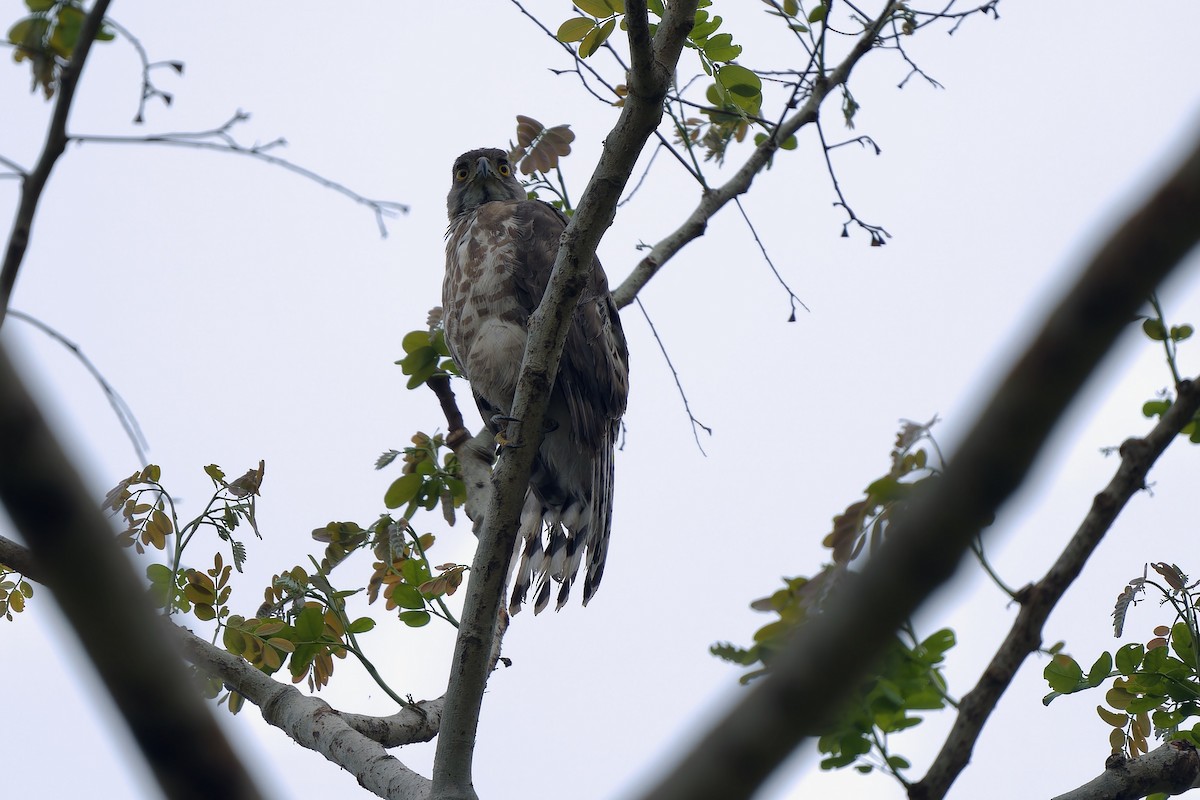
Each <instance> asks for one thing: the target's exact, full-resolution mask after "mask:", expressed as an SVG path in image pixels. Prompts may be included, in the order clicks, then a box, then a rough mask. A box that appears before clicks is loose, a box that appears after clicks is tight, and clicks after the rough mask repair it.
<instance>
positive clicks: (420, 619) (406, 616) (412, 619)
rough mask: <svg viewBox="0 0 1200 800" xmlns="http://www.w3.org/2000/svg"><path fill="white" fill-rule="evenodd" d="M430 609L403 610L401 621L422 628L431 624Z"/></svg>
mask: <svg viewBox="0 0 1200 800" xmlns="http://www.w3.org/2000/svg"><path fill="white" fill-rule="evenodd" d="M429 620H430V616H429V612H428V611H401V612H400V621H401V622H403V623H404V624H405V625H407V626H408V627H410V628H420V627H423V626H425V625H428V624H429Z"/></svg>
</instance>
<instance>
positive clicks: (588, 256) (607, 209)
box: [433, 0, 696, 800]
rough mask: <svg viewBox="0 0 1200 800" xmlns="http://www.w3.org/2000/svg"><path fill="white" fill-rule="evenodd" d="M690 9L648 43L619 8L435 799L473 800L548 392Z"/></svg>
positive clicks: (538, 327) (467, 634) (489, 532)
mask: <svg viewBox="0 0 1200 800" xmlns="http://www.w3.org/2000/svg"><path fill="white" fill-rule="evenodd" d="M695 11H696V3H695V0H680V2H675V3H672V4H670V5H669V6H668V7H667V10H666V14H665V16H664V17H663V19H662V22H661V24H660V25H659V27H658V30H657V32H656V34H655V36H654V38H653V40H650V38H649V27H648V21H647V14H646V5H645V2H632V1H631V2H628V3H627V4H626V24H627V27H628V30H629V40H630V48H631V50H632V52H633V54H634V55H633V58H634V64H635V69H634V70H633V72H632V75H631V76H630V85H629V97H628V99H627V102H626V103H625V105H624V106H623V107H622V109H621V114H620V117H619V118H618V120H617V123H616V125H615V126H614V127H613V130H612V132H611V133H610V134H609V136H608V138H607V139H606V140H605V143H604V152H603V154H602V155H601V157H600V163H599V164H598V165H597V167H596V171H595V173H594V174H593V175H592V178H591V180H590V181H589V182H588V186H587V188H586V189H585V190H584V193H583V196H582V197H581V198H580V202H579V205H578V207H577V208H576V211H575V215H574V217H572V219H571V222H570V224H569V225H568V226H567V229H566V230H565V231H564V232H563V235H562V239H561V245H560V247H559V251H558V256H557V258H556V259H555V264H554V272H553V274H552V275H551V278H550V283H549V286H548V287H547V289H546V293H545V296H544V297H543V299H542V302H541V304H540V305H539V306H538V308H537V310H536V311H535V312H534V314H533V315H532V316H531V317H530V320H529V336H528V340H527V342H526V346H525V357H524V360H523V363H522V366H521V374H520V377H519V379H518V382H517V389H516V394H515V397H514V400H513V409H512V416H513V417H515V418H517V419H518V420H520V422H519V423H515V424H510V426H509V436H508V438H509V440H510V441H519V442H521V443H522V446H520V447H515V448H506V449H505V450H504V452H503V453H502V454H501V456H500V460H499V463H498V464H497V466H496V469H495V471H494V472H493V475H492V490H493V491H492V497H491V500H490V502H489V504H488V509H487V514H486V516H485V518H484V522H483V525H482V529H481V530H480V532H479V547H478V549H477V550H476V553H475V559H474V563H473V564H472V567H471V576H470V580H469V582H468V584H467V591H466V597H465V599H464V606H463V613H462V620H461V624H460V627H459V631H458V639H457V641H456V643H455V649H454V661H453V665H452V667H451V673H450V683H449V688H448V689H447V691H446V707H445V712H444V716H443V720H442V731H441V733H440V735H439V736H438V746H437V755H436V760H435V762H434V770H433V785H434V792H433V794H434V797H435V798H438V800H448V799H450V798H453V799H455V800H474V798H476V796H477V795H476V794H475V790H474V788H473V786H472V779H471V762H472V757H473V754H474V746H475V735H476V728H477V724H478V719H479V709H480V704H481V702H482V697H483V690H484V686H485V685H486V683H487V677H488V667H489V656H490V651H491V642H492V640H493V631H494V630H495V626H496V623H497V620H498V618H499V611H500V603H501V595H502V594H503V591H504V584H505V581H506V579H507V574H508V563H509V560H510V558H511V557H512V552H513V547H514V545H515V543H516V535H517V524H518V520H519V516H520V511H521V507H522V505H523V502H524V497H525V493H526V491H527V490H528V486H529V474H530V471H531V468H532V465H533V459H534V456H535V454H536V453H537V450H538V447H539V445H540V443H541V438H542V427H543V418H544V416H545V411H546V403H547V400H548V398H549V394H550V388H551V387H552V386H553V385H554V379H555V376H556V374H557V370H558V361H559V357H560V356H561V354H562V348H563V343H564V342H565V340H566V336H567V331H568V330H569V328H570V325H571V320H572V318H573V316H574V309H575V306H576V304H577V302H578V300H579V296H580V294H581V293H582V291H583V287H584V285H585V284H586V282H587V279H588V270H590V269H591V265H592V262H593V260H594V257H595V252H596V245H597V244H598V243H599V241H600V237H601V235H602V234H603V232H604V231H605V230H606V229H607V228H608V226H609V224H610V223H611V222H612V218H613V215H614V213H615V209H616V205H617V201H618V200H619V199H620V193H621V191H622V190H623V189H624V187H625V185H626V183H627V182H628V181H629V176H630V174H631V173H632V172H633V167H634V164H635V163H636V161H637V158H638V155H639V154H640V153H641V150H642V148H643V146H644V145H645V143H646V140H647V139H648V138H649V137H650V135H651V134H652V133H653V131H654V130H655V128H656V127H657V126H658V123H659V120H660V119H661V118H662V113H663V109H662V104H663V99H664V98H665V97H666V94H667V90H668V89H669V88H670V85H671V79H672V76H673V73H674V69H675V65H676V63H678V60H679V53H680V51H681V50H682V48H683V41H684V39H685V38H686V36H687V34H688V32H689V31H690V30H691V27H692V22H693V19H694V16H695ZM514 429H515V430H514ZM514 434H515V435H514Z"/></svg>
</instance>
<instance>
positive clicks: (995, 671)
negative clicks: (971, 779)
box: [908, 377, 1200, 800]
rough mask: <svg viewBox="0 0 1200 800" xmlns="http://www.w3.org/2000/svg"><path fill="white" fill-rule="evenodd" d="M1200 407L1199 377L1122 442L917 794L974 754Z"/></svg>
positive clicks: (922, 795)
mask: <svg viewBox="0 0 1200 800" xmlns="http://www.w3.org/2000/svg"><path fill="white" fill-rule="evenodd" d="M1197 411H1200V377H1197V378H1195V379H1193V380H1191V381H1184V382H1182V383H1180V385H1179V397H1178V399H1177V400H1176V402H1175V403H1174V404H1173V405H1172V406H1171V408H1170V409H1169V410H1168V411H1167V413H1166V414H1164V415H1163V416H1162V419H1160V420H1159V421H1158V424H1157V425H1155V426H1154V428H1153V429H1152V430H1151V431H1150V433H1148V434H1147V435H1146V437H1145V438H1144V439H1130V440H1128V441H1126V442H1125V443H1124V444H1123V445H1121V463H1120V465H1119V466H1118V467H1117V472H1116V474H1115V475H1114V476H1113V478H1112V480H1111V481H1109V483H1108V485H1107V486H1105V487H1104V489H1103V490H1102V491H1101V492H1100V493H1099V494H1098V495H1096V497H1095V499H1094V500H1093V501H1092V508H1091V510H1090V511H1089V512H1088V513H1087V516H1085V517H1084V519H1083V522H1082V523H1080V525H1079V528H1078V530H1076V531H1075V535H1074V536H1072V537H1071V540H1070V541H1069V542H1068V543H1067V546H1066V547H1065V548H1063V551H1062V554H1061V555H1059V557H1058V560H1057V561H1055V562H1054V565H1053V566H1052V567H1050V570H1049V571H1048V572H1047V573H1046V574H1045V576H1044V577H1043V578H1042V579H1041V580H1040V581H1038V582H1037V583H1035V584H1033V585H1031V586H1027V587H1025V588H1024V589H1022V590H1021V591H1020V592H1018V593H1017V598H1018V600H1019V601H1020V603H1021V611H1020V613H1019V614H1017V618H1016V620H1015V621H1014V622H1013V625H1012V628H1011V630H1010V631H1009V633H1008V636H1007V637H1006V638H1005V639H1004V642H1003V644H1001V645H1000V647H999V649H998V650H997V651H996V654H995V655H994V656H992V660H991V663H989V664H988V666H987V669H985V670H984V671H983V675H982V676H980V678H979V682H978V683H976V684H975V688H973V689H972V690H971V691H969V692H967V693H966V694H965V695H963V697H962V700H961V701H960V702H959V705H958V717H957V718H956V719H955V720H954V727H953V728H952V729H951V731H950V734H949V736H947V737H946V742H945V744H943V745H942V749H941V752H939V753H938V755H937V758H936V759H934V762H933V764H932V765H931V766H930V767H929V771H928V772H926V774H925V777H924V778H922V779H921V780H920V781H918V782H917V783H915V784H913V785H912V786H910V787H909V789H908V796H909V798H910V800H940V799H941V798H943V797H945V796H946V792H947V791H949V789H950V785H951V784H952V783H953V782H954V780H955V779H956V778H957V777H958V775H959V773H961V772H962V771H963V769H964V768H965V767H966V766H967V762H968V761H970V759H971V751H972V749H973V748H974V746H975V742H976V740H977V739H978V738H979V734H980V731H982V730H983V726H984V723H986V722H987V720H988V717H989V716H991V713H992V711H993V709H995V707H996V703H997V702H999V700H1000V696H1001V695H1002V694H1004V691H1005V690H1006V689H1007V688H1008V686H1009V684H1010V683H1012V680H1013V677H1014V676H1015V675H1016V674H1017V670H1018V669H1019V668H1020V666H1021V664H1022V663H1023V662H1024V661H1025V658H1026V656H1028V655H1029V654H1030V653H1032V652H1034V651H1035V650H1037V649H1038V648H1039V647H1040V646H1041V643H1042V627H1043V626H1044V625H1045V624H1046V619H1047V618H1048V617H1049V616H1050V612H1051V611H1053V610H1054V607H1055V605H1057V604H1058V601H1059V600H1060V599H1061V598H1062V596H1063V594H1064V593H1065V592H1066V591H1067V589H1068V587H1070V585H1071V584H1072V583H1073V582H1074V580H1075V579H1076V578H1077V577H1079V573H1080V572H1081V571H1082V570H1083V566H1084V564H1086V563H1087V560H1088V558H1089V557H1091V555H1092V553H1093V552H1094V551H1095V549H1096V548H1097V547H1098V546H1099V544H1100V541H1101V540H1102V539H1103V538H1104V535H1105V534H1106V533H1107V532H1108V529H1109V528H1110V527H1112V524H1113V522H1114V521H1115V520H1116V518H1117V515H1118V514H1120V513H1121V511H1122V510H1123V509H1124V508H1125V505H1126V503H1128V502H1129V500H1130V498H1132V497H1133V496H1134V495H1135V494H1137V493H1138V492H1140V491H1141V490H1142V489H1143V488H1145V485H1146V473H1148V472H1149V471H1150V467H1151V466H1153V464H1154V462H1155V461H1157V460H1158V457H1159V456H1161V455H1162V454H1163V451H1165V450H1166V449H1167V446H1168V445H1170V444H1171V442H1172V441H1174V440H1175V437H1176V436H1177V435H1178V434H1179V431H1181V430H1182V429H1183V427H1184V426H1185V425H1187V424H1188V423H1189V422H1191V421H1192V418H1193V417H1194V416H1195V415H1196V412H1197Z"/></svg>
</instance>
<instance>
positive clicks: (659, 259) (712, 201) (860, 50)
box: [613, 3, 896, 308]
mask: <svg viewBox="0 0 1200 800" xmlns="http://www.w3.org/2000/svg"><path fill="white" fill-rule="evenodd" d="M895 9H896V4H895V3H889V4H888V5H887V7H886V8H884V10H883V12H882V13H881V14H880V15H879V16H878V17H876V18H875V20H874V21H873V22H872V23H871V25H870V26H869V27H868V28H867V29H866V30H865V31H864V32H863V34H862V36H860V37H859V38H858V40H857V41H856V42H855V44H854V47H853V48H852V49H851V50H850V52H849V53H848V54H847V55H846V57H845V58H844V59H842V62H841V63H840V64H838V65H837V67H836V68H834V70H833V71H832V72H830V73H829V74H828V75H827V76H826V77H825V79H824V80H818V81H816V82H815V83H814V85H813V90H812V94H810V95H809V97H808V100H807V101H806V102H805V103H804V105H803V106H801V107H800V109H799V110H798V111H797V112H796V113H795V114H793V115H792V116H790V117H788V118H787V119H786V120H784V121H783V123H782V124H781V125H779V126H778V127H777V128H776V129H775V131H774V132H773V133H772V134H771V135H770V136H769V137H767V139H766V140H765V141H764V142H763V143H762V144H760V145H759V146H758V147H756V148H755V149H754V151H753V152H752V153H751V154H750V156H749V157H748V158H747V159H746V163H745V164H743V165H742V167H741V168H740V169H739V170H738V171H737V172H736V173H734V175H733V177H732V178H730V179H729V180H728V181H726V182H725V183H724V184H722V185H721V186H718V187H717V188H715V189H709V190H706V191H705V192H704V193H703V194H702V195H701V197H700V203H699V204H698V205H697V206H696V208H695V210H693V211H692V213H691V214H690V215H689V216H688V218H687V219H686V220H685V221H684V223H683V224H682V225H680V226H679V227H678V228H677V229H675V231H673V232H672V233H670V234H668V235H667V236H666V237H665V238H664V239H662V240H661V241H659V242H658V244H656V245H654V247H652V248H651V249H650V252H649V253H647V254H646V256H645V257H644V258H642V260H641V261H640V262H638V265H637V266H636V267H634V268H633V272H631V273H630V274H629V277H628V278H626V279H625V280H624V281H622V282H621V285H620V286H618V287H617V288H616V289H615V290H614V291H613V300H614V301H616V304H617V308H624V307H625V306H627V305H629V304H630V303H632V302H633V298H634V297H636V296H637V293H638V292H640V291H641V290H642V287H643V286H645V285H646V284H647V283H649V282H650V279H651V278H653V277H654V276H655V275H656V274H658V271H659V270H660V269H662V267H663V265H664V264H666V263H667V262H668V261H669V260H671V258H672V257H674V255H675V254H676V253H678V252H679V251H680V250H682V249H683V248H684V246H686V245H687V244H688V243H689V242H691V241H692V240H694V239H698V238H699V237H701V236H703V235H704V231H705V229H706V228H707V227H708V220H709V219H711V218H712V217H713V215H715V214H716V213H717V212H718V211H720V210H721V209H722V208H723V207H724V206H725V204H726V203H728V202H729V201H731V200H733V199H734V198H735V197H737V196H738V195H740V194H743V193H745V192H746V191H748V190H749V189H750V184H752V183H753V182H754V179H755V177H757V175H758V173H760V172H762V171H763V170H764V169H766V167H767V165H768V164H770V163H771V157H772V156H774V155H775V152H776V151H777V150H778V149H779V145H780V143H781V142H784V141H787V139H788V137H789V136H792V135H793V134H794V133H796V131H798V130H800V129H801V128H802V127H804V126H805V125H809V124H812V123H813V122H815V121H816V119H817V116H818V114H819V113H820V109H821V104H822V103H823V102H824V101H825V98H826V97H828V96H829V93H830V92H831V91H833V90H834V89H836V88H837V87H839V86H841V85H842V84H844V83H845V82H846V81H847V80H849V78H850V73H851V72H852V71H853V70H854V67H855V65H856V64H858V62H859V60H860V59H861V58H862V57H863V56H865V55H866V54H867V53H868V52H869V51H870V50H871V48H872V47H874V45H875V42H876V39H877V38H878V36H879V32H880V31H881V30H882V29H883V26H884V25H885V24H887V21H888V20H889V19H891V17H892V14H893V13H895Z"/></svg>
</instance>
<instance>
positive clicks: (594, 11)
mask: <svg viewBox="0 0 1200 800" xmlns="http://www.w3.org/2000/svg"><path fill="white" fill-rule="evenodd" d="M572 2H574V4H575V7H576V8H578V9H579V10H580V11H582V12H583V13H585V14H591V15H592V16H593V17H596V18H598V19H604V18H605V17H611V16H612V13H613V10H612V7H611V6H610V5H609V4H608V3H606V2H604V0H572Z"/></svg>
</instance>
